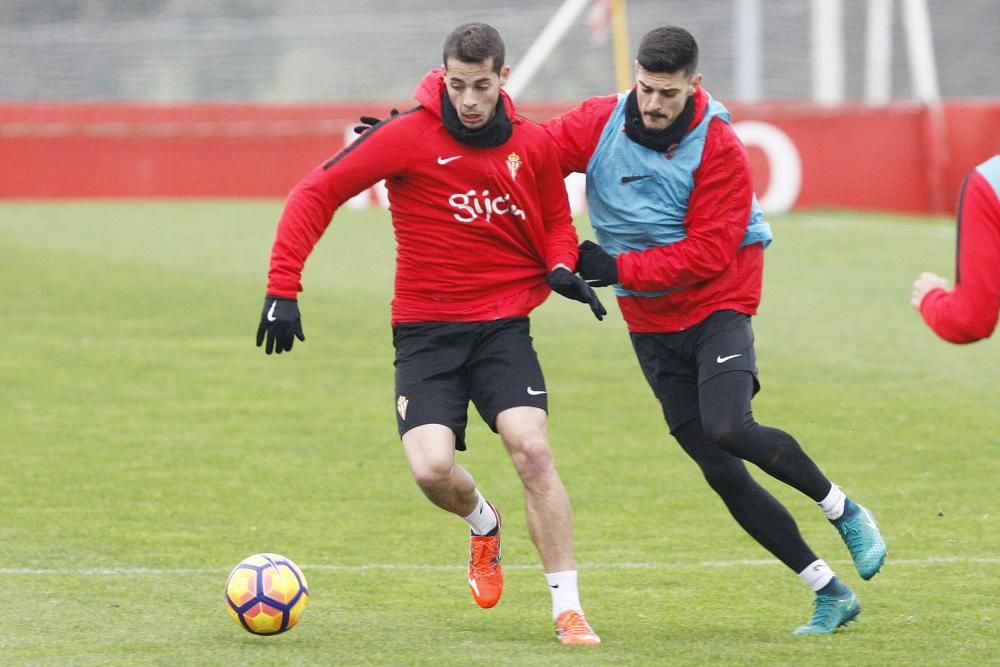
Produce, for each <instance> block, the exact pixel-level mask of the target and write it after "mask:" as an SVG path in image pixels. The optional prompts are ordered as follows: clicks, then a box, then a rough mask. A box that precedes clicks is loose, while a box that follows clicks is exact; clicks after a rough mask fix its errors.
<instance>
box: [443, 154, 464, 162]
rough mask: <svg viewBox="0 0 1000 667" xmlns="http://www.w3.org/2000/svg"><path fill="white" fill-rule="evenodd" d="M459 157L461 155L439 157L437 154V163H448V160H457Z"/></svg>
mask: <svg viewBox="0 0 1000 667" xmlns="http://www.w3.org/2000/svg"><path fill="white" fill-rule="evenodd" d="M460 157H462V156H461V155H453V156H452V157H441V156H440V155H439V156H438V164H448V163H449V162H454V161H455V160H457V159H458V158H460Z"/></svg>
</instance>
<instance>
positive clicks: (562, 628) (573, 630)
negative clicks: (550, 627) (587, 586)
mask: <svg viewBox="0 0 1000 667" xmlns="http://www.w3.org/2000/svg"><path fill="white" fill-rule="evenodd" d="M556 638H557V639H559V643H560V644H565V645H567V646H569V645H577V646H593V645H594V644H600V643H601V638H600V637H598V636H597V633H596V632H594V629H593V628H591V627H590V623H587V619H586V618H584V616H583V612H582V611H574V610H572V609H571V610H569V611H564V612H563V613H561V614H559V618H557V619H556Z"/></svg>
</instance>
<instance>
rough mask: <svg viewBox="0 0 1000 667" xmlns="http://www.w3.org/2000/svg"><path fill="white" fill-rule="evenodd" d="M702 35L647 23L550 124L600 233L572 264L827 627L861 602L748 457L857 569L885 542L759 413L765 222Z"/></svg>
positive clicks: (814, 626) (878, 562) (711, 474)
mask: <svg viewBox="0 0 1000 667" xmlns="http://www.w3.org/2000/svg"><path fill="white" fill-rule="evenodd" d="M697 65H698V46H697V44H696V43H695V40H694V38H693V37H692V36H691V34H690V33H689V32H688V31H686V30H684V29H683V28H677V27H673V26H668V27H663V28H657V29H655V30H652V31H650V32H649V33H647V34H646V35H645V36H644V37H643V39H642V42H641V44H640V46H639V52H638V56H637V58H636V64H635V76H636V82H637V85H636V86H635V87H634V88H633V89H632V90H631V91H629V92H627V93H622V94H620V95H609V96H606V97H597V98H592V99H589V100H586V101H584V102H583V103H582V104H581V105H580V106H578V107H577V108H575V109H573V110H570V111H568V112H566V113H565V114H563V115H562V116H560V117H558V118H556V119H553V120H551V121H549V122H547V123H545V128H546V130H547V131H548V132H549V133H550V134H551V135H552V136H553V138H554V139H555V140H556V144H557V145H558V146H559V156H560V160H561V163H562V166H563V170H564V171H565V172H566V173H569V172H574V171H577V172H585V173H586V175H587V205H588V209H589V212H590V221H591V225H592V226H593V228H594V232H595V235H596V237H597V240H598V241H599V245H598V244H595V243H592V242H590V241H586V242H584V244H583V245H582V246H581V251H580V260H579V266H578V268H579V272H580V275H581V276H583V277H584V278H586V279H587V280H588V281H590V282H592V284H593V285H595V286H602V285H614V289H615V293H616V295H617V297H618V306H619V308H620V309H621V312H622V316H623V317H624V319H625V323H626V324H627V326H628V330H629V336H630V338H631V341H632V345H633V348H634V350H635V353H636V357H637V358H638V361H639V365H640V367H641V368H642V371H643V373H644V375H645V376H646V380H647V382H648V383H649V385H650V388H651V389H652V390H653V393H654V394H655V396H656V398H657V399H659V401H660V405H661V408H662V411H663V417H664V419H665V420H666V422H667V425H668V427H669V428H670V433H671V434H672V435H673V436H674V438H675V439H676V440H677V442H678V443H679V444H680V446H681V448H683V449H684V451H685V453H686V454H687V455H688V456H690V457H691V458H692V459H693V460H694V462H695V463H696V464H697V465H698V466H699V468H700V469H701V471H702V473H703V474H704V476H705V480H706V481H707V482H708V484H709V485H710V486H711V488H712V490H713V491H715V492H716V493H717V494H718V495H719V497H720V498H721V499H722V501H723V502H724V503H725V505H726V508H727V509H728V510H729V512H730V514H731V515H732V516H733V518H734V519H735V520H736V521H737V522H738V523H739V524H740V526H741V527H742V528H743V529H744V530H745V531H746V532H747V533H748V534H749V535H751V536H752V537H753V538H754V539H755V540H757V542H758V543H760V544H761V546H763V547H764V548H765V549H767V550H768V551H769V552H770V553H771V554H773V555H774V556H775V558H777V559H778V560H780V561H781V562H782V563H784V564H785V565H786V566H787V567H788V568H790V569H791V570H792V571H793V572H795V573H796V574H798V576H799V578H800V579H801V580H802V581H803V582H804V583H805V584H807V585H808V586H809V587H810V588H812V590H813V591H814V592H815V598H814V605H815V608H814V612H813V615H812V617H811V618H810V620H809V621H808V622H807V623H806V624H805V625H802V626H801V627H799V628H797V629H796V630H795V634H798V635H816V634H829V633H832V632H834V631H836V630H837V628H839V627H840V626H842V625H846V624H847V623H848V622H850V621H852V620H853V619H854V618H855V617H857V615H858V614H859V613H860V612H861V606H860V604H859V602H858V600H857V598H856V596H855V595H854V593H853V592H852V591H851V590H850V589H849V588H848V587H847V586H846V584H844V583H843V582H842V581H841V580H840V579H839V578H837V577H836V576H835V574H834V572H833V569H832V568H831V567H830V566H829V565H828V564H827V563H826V561H824V560H822V559H820V558H819V557H818V556H817V555H816V554H815V553H814V552H813V551H812V549H811V548H810V547H809V546H808V545H807V544H806V542H805V540H803V538H802V535H801V534H800V533H799V529H798V526H797V525H796V522H795V519H794V518H793V517H792V515H791V513H789V511H788V510H787V509H786V508H785V507H784V506H783V505H782V504H781V503H780V502H779V501H778V500H777V499H776V498H775V497H774V496H772V495H771V494H770V493H769V492H768V491H767V490H766V489H765V488H764V487H763V486H762V485H761V484H759V483H758V482H757V481H756V480H755V479H754V477H753V476H752V475H751V474H750V472H749V471H748V470H747V467H746V462H750V463H752V464H754V465H756V466H757V467H758V468H760V469H761V470H763V471H764V472H766V473H768V474H769V475H771V476H772V477H774V478H775V479H777V480H779V481H781V482H783V483H785V484H787V485H789V486H791V487H792V488H794V489H796V490H798V491H800V492H801V493H803V494H805V495H807V496H808V497H809V498H811V499H812V500H813V501H815V502H816V503H817V504H818V505H819V506H820V509H822V510H823V512H824V514H825V515H826V516H827V518H828V519H829V520H830V521H831V522H832V523H833V525H834V527H836V529H837V530H838V532H839V533H840V535H841V538H842V539H843V541H844V542H845V544H846V545H847V548H848V551H849V552H850V554H851V557H852V559H853V560H854V564H855V567H856V569H857V571H858V574H859V575H861V577H862V578H863V579H870V578H872V577H873V576H875V574H876V573H878V571H879V569H880V568H881V567H882V564H883V562H884V560H885V557H886V553H887V551H886V547H885V542H884V540H883V539H882V536H881V533H880V532H879V530H878V527H877V525H876V524H875V520H874V518H873V517H872V515H871V513H870V512H869V511H868V510H867V509H866V508H864V507H862V506H861V505H859V504H858V503H856V502H854V501H853V499H851V498H848V497H847V496H846V495H845V493H844V492H843V491H842V490H841V489H840V488H839V487H838V486H836V485H834V484H833V483H832V482H831V481H830V480H829V479H828V478H827V477H826V476H825V475H824V474H823V473H822V472H821V471H820V469H819V467H818V466H817V465H816V464H815V463H814V462H813V461H812V459H811V458H810V457H809V456H808V455H807V454H806V452H805V451H804V450H803V449H802V447H801V446H800V445H799V443H798V442H797V441H796V440H795V438H794V437H792V435H790V434H789V433H786V432H785V431H783V430H781V429H778V428H774V427H771V426H765V425H763V424H759V423H758V422H757V421H756V420H755V419H754V415H753V412H752V410H751V399H752V398H753V396H754V395H755V394H756V393H757V391H758V390H759V389H760V383H759V380H758V372H757V365H756V353H755V350H754V334H753V330H752V328H751V324H750V319H751V316H752V315H755V314H756V312H757V304H758V303H759V301H760V293H761V284H762V274H763V267H764V248H765V247H766V246H767V244H768V243H769V242H770V240H771V231H770V226H769V225H768V224H767V222H766V221H764V219H763V215H762V212H761V210H760V208H759V206H758V205H757V202H756V199H755V198H754V194H753V187H752V186H753V184H752V178H751V174H750V165H749V159H748V157H747V153H746V149H745V148H744V146H743V144H742V143H741V142H740V140H739V138H738V137H737V136H736V133H735V132H734V131H733V128H732V125H731V124H730V119H729V112H728V111H727V110H726V108H725V107H724V106H723V105H722V104H721V103H719V102H718V101H717V100H715V99H713V98H712V97H711V95H709V94H708V92H707V91H706V90H705V89H704V88H703V87H702V85H701V84H702V75H701V74H700V73H698V71H697Z"/></svg>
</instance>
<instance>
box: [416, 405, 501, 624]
mask: <svg viewBox="0 0 1000 667" xmlns="http://www.w3.org/2000/svg"><path fill="white" fill-rule="evenodd" d="M403 449H404V450H405V451H406V458H407V461H409V463H410V472H411V473H412V474H413V479H414V480H415V481H416V483H417V486H419V487H420V490H421V491H423V492H424V495H425V496H427V498H428V499H429V500H430V501H431V502H432V503H434V504H435V505H437V506H438V507H440V508H442V509H445V510H448V511H449V512H452V513H453V514H457V515H458V516H460V517H462V518H463V519H465V521H466V522H467V523H468V524H469V527H470V528H471V529H472V537H471V538H470V547H469V572H468V581H469V588H470V589H471V590H472V597H473V598H474V599H475V601H476V604H478V605H479V606H480V607H484V608H488V607H492V606H494V605H495V604H496V603H497V602H499V601H500V595H501V594H502V593H503V566H502V565H501V563H500V514H499V512H497V511H496V509H495V508H494V507H493V506H492V505H490V504H489V503H487V502H486V500H485V499H484V498H483V496H482V495H481V494H480V493H479V491H478V490H477V489H476V482H475V480H474V479H473V478H472V475H470V474H469V471H467V470H466V469H465V468H463V467H462V466H460V465H458V463H456V462H455V434H454V432H453V431H452V430H451V429H450V428H448V427H447V426H443V425H441V424H424V425H423V426H418V427H416V428H413V429H410V430H409V431H407V432H406V433H404V434H403Z"/></svg>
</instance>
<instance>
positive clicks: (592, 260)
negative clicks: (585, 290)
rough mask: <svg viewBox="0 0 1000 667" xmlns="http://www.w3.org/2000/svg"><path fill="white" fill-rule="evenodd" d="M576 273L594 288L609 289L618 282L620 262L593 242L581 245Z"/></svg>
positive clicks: (585, 242)
mask: <svg viewBox="0 0 1000 667" xmlns="http://www.w3.org/2000/svg"><path fill="white" fill-rule="evenodd" d="M576 272H577V273H579V274H580V275H581V276H582V277H583V279H584V280H586V281H587V284H589V285H591V286H593V287H607V286H608V285H614V284H616V283H617V282H618V262H617V261H616V260H615V258H614V257H612V256H611V255H609V254H608V251H607V250H605V249H604V248H602V247H601V246H599V245H597V244H596V243H594V242H593V241H584V242H583V243H581V244H580V259H579V260H577V264H576Z"/></svg>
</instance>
